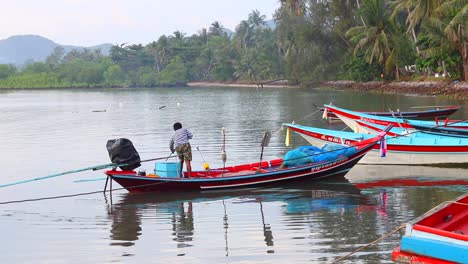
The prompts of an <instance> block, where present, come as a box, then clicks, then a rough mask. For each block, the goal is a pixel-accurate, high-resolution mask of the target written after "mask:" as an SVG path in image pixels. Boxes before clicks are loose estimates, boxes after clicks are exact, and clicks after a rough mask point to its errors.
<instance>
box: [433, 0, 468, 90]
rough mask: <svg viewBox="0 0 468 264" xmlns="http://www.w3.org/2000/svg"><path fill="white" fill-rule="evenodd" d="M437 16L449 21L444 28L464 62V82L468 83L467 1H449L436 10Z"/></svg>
mask: <svg viewBox="0 0 468 264" xmlns="http://www.w3.org/2000/svg"><path fill="white" fill-rule="evenodd" d="M435 16H436V17H437V18H439V19H441V20H443V19H444V18H446V19H447V21H448V23H447V24H446V26H445V28H444V32H445V35H446V36H447V38H448V40H449V42H450V44H451V45H452V46H453V47H454V48H456V49H457V50H458V51H459V52H460V55H461V58H462V61H463V76H464V80H465V81H468V3H467V2H466V0H448V1H445V2H444V3H443V4H442V5H441V6H440V7H439V8H437V9H436V10H435Z"/></svg>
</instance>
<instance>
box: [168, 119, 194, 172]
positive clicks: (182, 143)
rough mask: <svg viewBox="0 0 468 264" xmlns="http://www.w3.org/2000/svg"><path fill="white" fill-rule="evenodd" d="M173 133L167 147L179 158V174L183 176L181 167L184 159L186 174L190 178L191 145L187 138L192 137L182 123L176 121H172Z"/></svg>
mask: <svg viewBox="0 0 468 264" xmlns="http://www.w3.org/2000/svg"><path fill="white" fill-rule="evenodd" d="M174 131H175V133H174V135H173V136H172V139H171V142H170V143H169V148H170V149H171V151H172V153H174V151H176V152H177V156H179V160H180V176H181V177H184V174H183V172H182V168H183V167H184V161H185V164H186V165H187V176H188V177H189V178H190V177H191V176H192V165H191V164H190V162H191V160H192V147H191V146H190V142H189V139H192V133H190V131H188V130H187V129H186V128H182V124H181V123H179V122H177V123H174Z"/></svg>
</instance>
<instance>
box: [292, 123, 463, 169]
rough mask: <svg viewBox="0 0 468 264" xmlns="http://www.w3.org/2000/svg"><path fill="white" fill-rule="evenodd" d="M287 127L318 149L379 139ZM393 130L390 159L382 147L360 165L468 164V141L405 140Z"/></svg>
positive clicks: (389, 138)
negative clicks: (381, 149)
mask: <svg viewBox="0 0 468 264" xmlns="http://www.w3.org/2000/svg"><path fill="white" fill-rule="evenodd" d="M283 126H285V127H286V128H288V129H290V130H292V131H293V132H295V133H297V134H299V135H300V136H302V137H303V138H304V139H305V140H307V141H308V142H309V143H310V144H312V145H314V146H322V145H324V144H326V143H330V142H332V143H339V144H344V145H349V144H355V143H357V142H360V141H362V140H367V139H369V138H372V137H374V136H375V135H372V134H368V133H354V132H348V131H337V130H330V129H323V128H315V127H309V126H301V125H298V124H283ZM393 129H394V128H392V130H390V132H388V133H389V134H388V135H387V136H386V137H385V138H386V145H387V150H386V152H387V157H386V158H384V159H382V158H381V151H380V148H379V146H378V145H374V147H373V150H372V151H370V152H369V153H368V154H367V155H366V156H365V157H364V158H362V159H361V160H360V161H359V163H360V164H400V165H434V164H439V165H443V164H453V165H455V166H458V165H462V164H467V163H468V138H461V137H460V138H457V137H448V136H433V135H423V134H422V133H411V134H409V135H406V136H402V135H398V134H392V133H393V131H394V130H393ZM457 164H458V165H457Z"/></svg>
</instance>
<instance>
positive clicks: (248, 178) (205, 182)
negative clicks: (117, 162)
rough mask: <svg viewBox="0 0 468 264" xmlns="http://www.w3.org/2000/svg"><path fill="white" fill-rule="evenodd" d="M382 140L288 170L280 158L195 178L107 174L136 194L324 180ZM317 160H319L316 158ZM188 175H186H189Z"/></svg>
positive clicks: (365, 142)
mask: <svg viewBox="0 0 468 264" xmlns="http://www.w3.org/2000/svg"><path fill="white" fill-rule="evenodd" d="M380 139H381V136H375V137H370V138H369V139H367V140H363V141H361V142H356V143H354V144H351V145H352V147H351V148H341V149H338V150H336V151H335V152H334V151H329V152H328V153H323V154H325V155H330V154H333V153H335V155H334V158H332V159H325V160H322V161H318V162H310V163H305V164H300V165H297V166H287V167H284V166H283V165H284V164H283V163H284V162H283V158H279V159H275V160H271V161H263V162H254V163H248V164H242V165H236V166H230V167H224V168H217V169H211V170H205V171H194V172H192V177H191V178H181V177H174V176H171V177H169V176H154V177H149V176H143V175H139V174H138V173H137V172H136V171H133V170H131V171H121V170H116V169H114V170H109V171H106V172H105V174H106V175H107V176H108V177H109V178H110V179H112V180H114V181H116V182H117V183H118V184H120V185H121V186H122V187H124V188H126V189H127V190H128V191H129V192H132V193H136V192H147V191H177V190H210V189H220V188H235V187H246V186H256V185H262V184H270V183H275V182H287V181H293V180H304V179H323V178H326V177H331V176H337V175H341V176H343V175H344V174H346V172H347V171H348V170H350V169H351V168H352V167H353V166H354V165H355V164H356V163H357V162H358V161H359V160H360V159H361V158H362V157H363V156H364V155H365V154H366V153H367V152H368V151H370V150H371V149H372V148H373V146H374V145H376V144H377V143H378V142H379V141H380ZM349 149H353V151H347V150H349ZM343 150H345V151H343ZM323 154H320V155H323ZM320 155H318V157H322V156H320ZM332 156H333V155H332ZM314 159H315V160H319V159H317V157H315V156H314ZM184 174H186V172H185V173H184ZM185 176H186V175H185Z"/></svg>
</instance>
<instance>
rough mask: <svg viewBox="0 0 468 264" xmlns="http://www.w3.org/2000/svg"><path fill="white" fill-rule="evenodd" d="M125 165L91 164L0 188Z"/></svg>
mask: <svg viewBox="0 0 468 264" xmlns="http://www.w3.org/2000/svg"><path fill="white" fill-rule="evenodd" d="M170 156H171V155H169V157H170ZM165 158H167V157H159V158H154V159H147V160H142V161H140V162H147V161H153V160H160V159H165ZM125 165H129V164H117V163H108V164H102V165H96V166H92V167H86V168H81V169H76V170H69V171H64V172H60V173H54V174H50V175H46V176H41V177H36V178H32V179H29V180H22V181H17V182H12V183H7V184H2V185H0V188H3V187H7V186H12V185H18V184H23V183H28V182H33V181H40V180H45V179H49V178H54V177H58V176H63V175H67V174H72V173H78V172H82V171H88V170H93V171H96V170H102V169H105V168H112V167H114V168H115V167H119V166H125Z"/></svg>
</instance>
